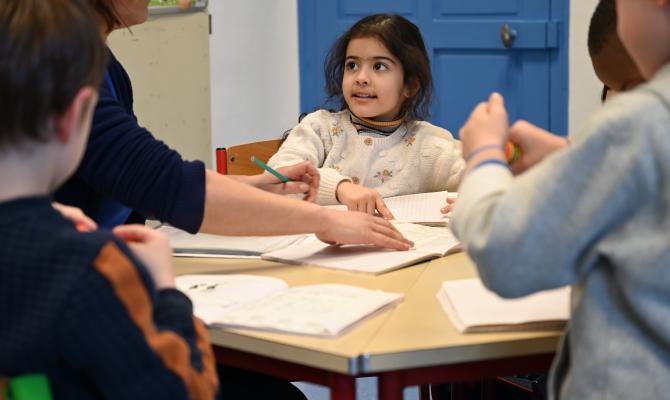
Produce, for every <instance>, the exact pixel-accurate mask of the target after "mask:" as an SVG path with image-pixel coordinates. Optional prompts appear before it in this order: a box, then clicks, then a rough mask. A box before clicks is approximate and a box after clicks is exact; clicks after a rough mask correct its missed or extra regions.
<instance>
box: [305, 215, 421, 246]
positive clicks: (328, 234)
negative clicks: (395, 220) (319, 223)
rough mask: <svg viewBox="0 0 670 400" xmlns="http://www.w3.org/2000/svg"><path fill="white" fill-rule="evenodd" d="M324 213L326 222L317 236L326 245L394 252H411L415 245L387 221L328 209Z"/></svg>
mask: <svg viewBox="0 0 670 400" xmlns="http://www.w3.org/2000/svg"><path fill="white" fill-rule="evenodd" d="M323 212H324V213H325V215H326V222H325V223H324V224H323V225H324V227H323V230H322V231H321V232H318V233H317V234H316V236H317V237H318V238H319V239H320V240H322V241H324V242H326V243H331V244H334V243H337V244H367V245H373V246H377V247H383V248H388V249H394V250H409V249H410V248H412V246H413V245H414V243H413V242H412V241H410V240H407V239H405V238H404V237H403V236H402V234H401V233H400V232H398V230H397V229H396V228H395V227H394V226H393V225H392V224H391V223H390V222H388V221H387V220H385V219H382V218H377V217H373V216H371V215H368V214H363V213H360V212H350V211H335V210H329V209H327V208H323Z"/></svg>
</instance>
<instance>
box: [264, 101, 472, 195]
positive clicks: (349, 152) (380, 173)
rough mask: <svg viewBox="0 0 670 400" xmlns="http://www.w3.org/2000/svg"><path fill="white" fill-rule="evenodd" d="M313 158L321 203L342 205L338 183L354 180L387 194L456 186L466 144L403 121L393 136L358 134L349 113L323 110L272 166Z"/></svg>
mask: <svg viewBox="0 0 670 400" xmlns="http://www.w3.org/2000/svg"><path fill="white" fill-rule="evenodd" d="M303 160H309V161H311V162H313V163H314V165H316V166H317V167H319V172H320V173H321V182H320V184H319V193H318V196H317V202H318V203H319V204H324V205H328V204H337V203H338V201H337V198H336V195H335V194H336V193H335V192H336V189H337V185H338V184H339V183H340V182H342V181H343V180H349V181H352V182H354V183H356V184H361V185H363V186H365V187H368V188H372V189H376V190H378V191H379V193H380V194H381V196H382V197H390V196H398V195H403V194H412V193H423V192H435V191H441V190H450V191H453V190H456V188H457V187H458V183H459V181H460V176H461V171H462V170H463V168H464V165H465V164H464V161H463V158H462V155H461V142H460V141H458V140H456V139H454V137H453V136H452V135H451V133H449V131H447V130H445V129H442V128H439V127H437V126H435V125H432V124H429V123H427V122H423V121H414V122H408V123H405V124H402V125H401V126H400V127H399V128H398V129H397V130H396V131H395V132H394V133H392V134H391V135H390V136H381V135H375V134H372V133H365V132H364V133H360V134H359V133H358V132H357V131H356V128H355V127H354V126H353V124H352V123H351V120H350V113H349V111H340V112H338V113H331V112H329V111H326V110H319V111H316V112H313V113H311V114H309V115H307V116H306V117H305V118H304V119H303V120H302V121H301V122H300V124H299V125H298V126H296V127H295V128H294V129H293V130H292V131H291V133H290V134H289V136H288V138H287V139H286V141H285V142H284V144H282V146H281V148H280V149H279V151H278V152H277V154H275V155H274V156H273V157H272V158H271V159H270V161H269V162H268V164H269V165H270V166H272V167H276V168H278V167H283V166H287V165H292V164H295V163H297V162H301V161H303Z"/></svg>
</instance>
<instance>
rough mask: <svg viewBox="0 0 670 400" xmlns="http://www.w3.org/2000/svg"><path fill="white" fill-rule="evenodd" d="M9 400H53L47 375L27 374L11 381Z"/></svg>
mask: <svg viewBox="0 0 670 400" xmlns="http://www.w3.org/2000/svg"><path fill="white" fill-rule="evenodd" d="M8 389H9V390H8V393H7V396H6V399H7V400H52V397H51V388H50V387H49V378H47V376H46V375H45V374H26V375H19V376H16V377H12V378H11V379H10V380H9V386H8Z"/></svg>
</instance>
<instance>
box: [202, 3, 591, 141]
mask: <svg viewBox="0 0 670 400" xmlns="http://www.w3.org/2000/svg"><path fill="white" fill-rule="evenodd" d="M559 1H560V0H559ZM597 2H598V0H570V44H569V45H570V68H569V71H570V72H569V73H570V80H569V105H568V110H569V124H568V126H569V132H574V131H575V130H577V129H578V128H579V126H580V125H581V124H582V123H583V122H584V120H585V119H586V117H587V116H588V115H589V114H590V113H591V112H592V111H593V110H594V109H596V108H597V107H598V106H599V104H600V89H601V86H600V83H599V82H598V80H597V78H596V76H595V74H594V72H593V69H592V67H591V61H590V59H589V55H588V51H587V47H586V35H587V31H588V24H589V20H590V18H591V14H592V13H593V10H594V9H595V6H596V4H597ZM209 10H210V13H211V14H212V35H211V37H210V59H211V71H212V72H211V73H212V88H211V89H212V90H211V93H212V146H213V147H225V146H230V145H233V144H237V143H245V142H250V141H255V140H262V139H271V138H276V137H278V136H279V135H280V134H281V133H282V131H283V130H285V129H288V128H290V127H292V126H293V125H295V123H296V119H297V116H298V113H299V110H300V81H299V64H298V19H297V0H273V1H267V0H245V1H239V0H210V2H209Z"/></svg>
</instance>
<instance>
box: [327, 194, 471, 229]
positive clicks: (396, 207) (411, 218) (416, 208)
mask: <svg viewBox="0 0 670 400" xmlns="http://www.w3.org/2000/svg"><path fill="white" fill-rule="evenodd" d="M447 197H451V198H457V197H458V193H455V192H451V193H449V192H446V191H444V192H431V193H417V194H408V195H403V196H394V197H387V198H385V199H384V203H386V206H387V207H388V208H389V210H391V212H392V213H393V216H394V217H395V221H398V222H411V223H414V224H422V225H430V226H446V225H448V222H449V215H448V214H446V215H445V214H442V213H441V212H440V209H442V208H443V207H444V206H445V205H446V204H447ZM327 207H328V208H333V209H336V210H346V209H347V206H344V205H337V206H327Z"/></svg>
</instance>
